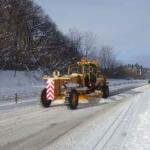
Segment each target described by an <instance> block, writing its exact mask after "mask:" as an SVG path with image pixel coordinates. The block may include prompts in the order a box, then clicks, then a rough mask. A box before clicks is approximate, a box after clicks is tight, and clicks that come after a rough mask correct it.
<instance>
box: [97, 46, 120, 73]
mask: <svg viewBox="0 0 150 150" xmlns="http://www.w3.org/2000/svg"><path fill="white" fill-rule="evenodd" d="M98 59H99V62H100V64H101V68H102V70H103V71H104V72H107V73H109V72H110V71H112V70H113V69H114V68H115V67H117V66H118V61H117V60H116V56H115V54H114V51H113V49H112V48H111V47H109V46H103V47H102V48H101V50H100V51H99V54H98Z"/></svg>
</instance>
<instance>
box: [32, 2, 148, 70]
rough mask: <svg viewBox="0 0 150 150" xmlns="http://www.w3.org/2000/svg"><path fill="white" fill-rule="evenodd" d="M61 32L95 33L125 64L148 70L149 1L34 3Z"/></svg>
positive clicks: (101, 42)
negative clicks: (71, 30) (139, 64)
mask: <svg viewBox="0 0 150 150" xmlns="http://www.w3.org/2000/svg"><path fill="white" fill-rule="evenodd" d="M34 1H35V2H36V3H37V4H39V5H40V6H42V8H43V10H44V11H45V13H46V14H48V15H49V16H50V17H51V18H52V19H53V21H54V22H55V23H56V24H57V25H58V28H59V29H60V30H62V31H63V32H64V33H68V31H69V29H74V28H75V29H78V30H79V31H81V32H85V31H91V32H93V33H94V34H97V35H98V37H99V39H98V41H99V45H100V46H102V45H109V46H111V47H113V49H114V50H115V51H116V53H117V54H118V57H119V58H120V59H121V60H123V61H124V62H125V63H136V62H139V63H141V64H143V65H144V66H147V67H150V0H34Z"/></svg>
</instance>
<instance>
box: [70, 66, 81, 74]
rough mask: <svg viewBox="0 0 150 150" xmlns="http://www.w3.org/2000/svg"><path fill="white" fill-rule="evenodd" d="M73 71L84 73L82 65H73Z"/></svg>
mask: <svg viewBox="0 0 150 150" xmlns="http://www.w3.org/2000/svg"><path fill="white" fill-rule="evenodd" d="M71 72H72V73H82V66H73V67H72V68H71Z"/></svg>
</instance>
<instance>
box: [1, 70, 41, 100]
mask: <svg viewBox="0 0 150 150" xmlns="http://www.w3.org/2000/svg"><path fill="white" fill-rule="evenodd" d="M41 77H42V74H41V73H40V72H39V71H31V72H27V71H17V72H16V76H15V71H0V102H4V101H5V102H6V101H10V100H13V101H14V100H15V96H16V93H17V96H18V99H22V98H27V97H28V98H29V97H33V96H35V95H37V93H38V91H39V89H40V88H41V85H42V80H41Z"/></svg>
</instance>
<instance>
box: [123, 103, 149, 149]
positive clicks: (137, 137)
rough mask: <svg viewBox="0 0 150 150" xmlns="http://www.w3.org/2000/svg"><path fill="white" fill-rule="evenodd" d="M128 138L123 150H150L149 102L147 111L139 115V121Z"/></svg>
mask: <svg viewBox="0 0 150 150" xmlns="http://www.w3.org/2000/svg"><path fill="white" fill-rule="evenodd" d="M131 133H132V134H131V135H130V136H129V138H128V141H127V144H126V145H125V146H124V148H123V149H128V150H133V149H135V150H149V149H150V102H149V103H148V106H147V110H145V111H144V112H143V113H141V114H140V115H139V120H138V122H137V124H136V126H135V127H134V128H132V132H131Z"/></svg>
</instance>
